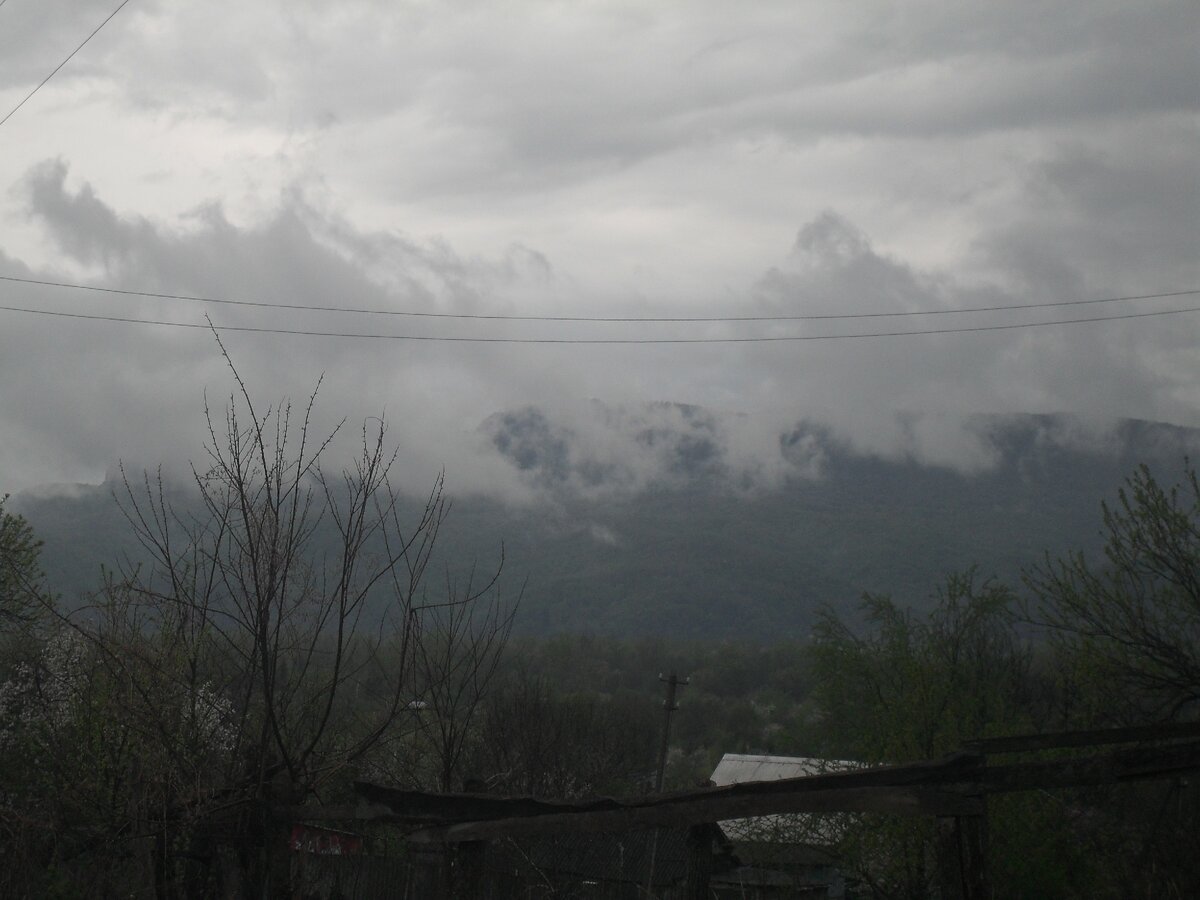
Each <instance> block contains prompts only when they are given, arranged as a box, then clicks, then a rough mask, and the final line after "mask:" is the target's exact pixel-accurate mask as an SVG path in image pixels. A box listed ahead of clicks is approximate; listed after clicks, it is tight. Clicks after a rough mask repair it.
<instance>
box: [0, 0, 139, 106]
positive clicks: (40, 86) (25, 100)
mask: <svg viewBox="0 0 1200 900" xmlns="http://www.w3.org/2000/svg"><path fill="white" fill-rule="evenodd" d="M4 2H5V0H0V5H3V3H4ZM128 2H129V0H121V5H120V6H118V7H117V8H116V9H114V10H113V11H112V12H111V13H109V14H108V18H107V19H105V20H104V21H103V22H101V23H100V24H99V25H97V26H96V30H95V31H93V32H92V33H91V34H89V35H88V36H87V37H85V38H84V39H83V43H82V44H80V45H79V46H78V47H76V48H75V49H74V50H72V51H71V52H70V53H69V54H68V55H67V58H66V59H64V60H63V61H62V62H60V63H59V64H58V65H57V66H55V67H54V71H53V72H51V73H50V74H49V75H47V76H46V77H45V78H43V79H42V80H41V82H39V83H38V86H37V87H35V88H34V89H33V90H32V91H30V92H29V93H28V94H27V95H26V97H25V99H24V100H22V101H21V102H20V103H18V104H17V105H16V106H14V107H13V108H12V109H11V110H9V113H8V115H7V116H5V117H4V118H3V119H0V125H3V124H4V123H5V122H7V121H8V120H9V119H11V118H12V116H13V113H15V112H16V111H17V110H18V109H20V108H21V107H22V106H24V105H25V103H26V102H27V101H28V100H29V98H30V97H32V96H33V95H34V94H36V93H37V92H38V91H40V90H41V89H42V87H43V86H44V85H45V84H46V82H47V81H49V80H50V79H51V78H53V77H54V76H55V75H57V74H58V70H59V69H61V68H62V67H63V66H65V65H66V64H67V63H69V62H70V61H71V57H73V56H74V55H75V54H76V53H78V52H79V51H80V50H82V49H83V48H84V46H85V45H86V44H87V42H88V41H90V40H91V39H92V38H94V37H95V36H96V35H97V34H99V33H100V29H101V28H103V27H104V26H105V25H107V24H108V23H109V22H110V21H112V18H113V17H114V16H115V15H116V14H117V13H119V12H120V11H121V10H122V9H124V8H125V4H126V3H128Z"/></svg>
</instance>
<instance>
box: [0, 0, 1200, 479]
mask: <svg viewBox="0 0 1200 900" xmlns="http://www.w3.org/2000/svg"><path fill="white" fill-rule="evenodd" d="M116 5H117V0H6V2H4V3H3V5H2V6H0V116H2V115H3V114H5V113H7V112H8V110H10V109H11V108H13V107H14V106H16V105H17V104H18V103H19V102H20V101H21V100H22V98H24V97H25V96H26V95H27V94H28V93H29V92H30V91H31V90H32V89H33V88H34V87H35V86H36V85H37V84H38V82H39V81H41V79H42V78H44V77H45V76H46V74H47V73H49V72H50V71H51V70H52V69H53V68H54V67H55V66H56V65H58V64H59V63H60V62H61V61H62V60H63V59H64V58H65V57H66V56H67V54H69V53H70V52H71V51H72V50H73V49H74V48H75V47H76V46H77V45H78V44H79V43H80V41H82V40H83V39H84V38H85V37H87V35H88V33H89V32H91V31H92V29H94V28H95V27H96V26H97V25H98V24H99V23H100V22H101V21H102V20H103V19H104V18H105V16H107V15H109V13H111V12H112V10H113V9H114V8H115V7H116ZM1198 37H1200V6H1198V5H1197V4H1196V3H1195V2H1194V0H1181V2H1174V3H1172V2H1152V0H1148V2H1140V3H1130V2H1128V0H1108V2H1105V0H1077V2H1064V3H1055V4H1046V3H1033V2H1028V3H1022V2H1011V0H1010V2H1004V3H963V2H946V3H933V2H909V3H894V2H855V3H846V2H844V0H830V2H825V3H821V2H796V0H787V2H779V3H768V2H755V3H740V4H733V3H730V2H728V0H721V2H696V0H689V2H679V3H668V2H654V3H648V2H645V0H639V2H631V3H565V2H554V3H551V2H546V3H532V2H531V3H517V2H510V3H500V2H496V3H440V2H439V3H432V2H431V3H405V2H395V0H390V2H367V0H361V2H359V0H339V2H336V3H329V2H322V3H316V2H307V0H287V2H272V0H259V2H255V3H245V2H234V0H205V2H193V0H173V2H154V0H132V2H130V3H129V4H128V5H127V6H125V8H124V9H123V10H122V11H121V12H120V13H119V14H118V15H117V16H116V17H115V18H113V19H112V21H111V22H109V23H108V25H107V26H106V27H105V28H104V29H103V30H102V31H100V33H99V34H98V35H97V36H96V37H95V38H94V39H93V40H92V41H91V42H90V43H88V44H87V45H86V46H85V47H84V48H83V49H82V50H81V51H80V52H79V53H78V55H76V56H75V57H74V58H73V59H72V60H71V61H70V62H69V63H68V64H67V65H66V66H65V67H64V68H63V69H62V70H61V71H60V72H58V73H57V75H55V77H54V78H53V79H52V80H50V81H49V82H48V83H47V84H46V85H45V87H43V88H42V89H41V90H40V91H39V92H38V93H37V94H35V95H34V96H33V97H32V98H31V99H30V100H29V101H28V102H27V103H26V104H25V105H24V106H23V107H22V108H21V109H20V110H19V111H17V112H16V113H15V114H14V115H12V117H11V118H10V119H9V120H8V121H7V122H6V123H5V124H4V125H3V126H0V275H7V276H16V277H20V278H29V279H36V280H50V281H60V282H71V283H79V284H88V285H95V286H105V287H112V288H119V289H124V290H133V291H149V292H164V293H172V294H181V295H190V296H206V297H215V298H226V299H241V300H254V301H262V302H269V303H289V304H298V305H306V306H311V305H320V306H340V307H347V306H348V307H356V308H371V309H385V310H393V311H408V312H438V313H465V314H472V315H518V316H531V315H532V316H537V315H542V316H602V317H603V316H608V317H612V316H627V317H738V316H741V317H746V316H769V315H776V316H779V315H791V316H795V315H832V314H844V313H896V312H918V311H929V310H947V309H970V308H977V307H981V306H997V305H1010V304H1024V303H1050V302H1060V301H1069V300H1085V299H1102V298H1108V297H1117V296H1124V295H1144V294H1152V293H1159V292H1172V291H1187V290H1196V289H1200V254H1198V253H1197V250H1198V249H1200V240H1198V238H1197V227H1196V226H1197V222H1198V219H1200V177H1198V176H1200V172H1198V171H1197V168H1198V165H1197V160H1198V159H1200V152H1198V151H1200V140H1198V137H1200V134H1198V132H1200V117H1198V115H1197V113H1198V108H1197V107H1198V105H1200V53H1197V51H1196V46H1197V38H1198ZM0 305H3V306H9V307H21V308H27V309H38V310H48V311H61V312H75V313H86V314H89V315H108V316H117V317H124V318H137V319H155V320H162V321H170V322H181V323H184V322H186V323H200V322H203V320H204V318H203V317H204V315H205V313H208V314H209V315H210V316H211V318H212V321H213V322H214V323H215V324H216V325H217V327H218V328H220V327H222V326H252V327H264V328H277V329H299V330H308V331H323V332H353V333H371V334H387V335H410V336H430V337H448V336H458V337H493V338H494V337H513V338H566V339H581V338H587V339H595V338H635V339H646V338H732V337H750V336H771V337H783V336H793V335H794V336H805V337H817V336H821V335H845V334H851V333H866V332H884V331H886V332H893V331H914V330H928V329H945V328H965V327H971V326H982V325H989V326H990V325H999V324H1017V323H1028V322H1035V321H1038V322H1045V321H1055V320H1061V319H1067V318H1083V317H1094V316H1109V315H1124V314H1128V313H1134V312H1150V311H1160V310H1171V309H1190V308H1192V307H1200V295H1196V294H1194V295H1191V296H1183V297H1176V298H1162V299H1150V300H1142V301H1128V302H1123V303H1114V304H1095V305H1087V306H1074V307H1070V306H1066V307H1053V308H1048V309H1045V310H1033V311H1030V310H1011V311H1007V312H995V313H988V314H942V315H929V316H910V317H895V318H859V319H845V320H836V319H822V320H810V321H784V322H740V323H738V322H725V323H712V322H709V323H679V322H676V323H645V322H642V323H633V324H614V323H581V322H561V321H560V322H530V321H503V320H495V319H485V320H479V319H475V320H455V319H430V318H412V317H404V316H384V315H355V314H349V313H344V312H342V313H330V312H315V311H302V310H280V309H262V308H248V307H235V306H230V305H214V304H208V305H206V304H199V303H194V302H185V301H168V300H163V299H151V298H145V297H142V298H139V297H132V296H123V295H117V294H103V293H95V292H83V291H77V290H69V289H64V288H48V287H39V286H34V285H29V284H21V283H14V282H0ZM1198 337H1200V312H1193V313H1183V314H1179V315H1164V316H1160V317H1147V318H1139V319H1126V320H1122V321H1117V322H1110V323H1098V324H1075V325H1058V326H1052V327H1038V328H1021V329H1012V330H1000V331H985V332H975V333H950V334H937V335H923V336H908V337H904V336H900V337H874V338H864V339H853V340H852V339H836V340H805V341H797V342H773V343H711V344H666V345H659V344H639V345H612V344H605V345H580V344H572V345H564V344H515V345H511V344H475V343H459V342H434V341H423V342H415V341H401V340H367V339H355V338H346V337H338V338H335V337H311V336H309V337H304V336H295V335H292V336H287V335H273V334H262V333H234V332H227V333H226V343H227V346H228V348H229V350H230V352H231V353H232V355H233V357H234V360H235V362H236V364H237V365H238V367H239V369H240V370H241V372H242V374H243V375H244V377H245V378H246V380H247V382H248V383H249V385H250V387H251V389H252V390H253V391H254V393H255V394H256V396H259V397H261V398H264V400H276V399H278V398H280V397H283V396H292V397H303V396H304V395H306V394H307V393H308V392H309V391H310V390H311V388H312V386H313V385H314V383H315V382H316V380H317V378H318V377H319V376H321V374H322V373H324V376H325V380H324V383H323V386H322V389H321V400H320V403H319V410H320V414H321V419H320V422H321V425H322V426H327V425H328V423H330V422H332V421H334V420H336V419H337V418H340V417H342V416H345V417H346V418H347V420H348V421H349V423H350V425H351V426H352V427H357V426H358V425H360V424H361V423H362V421H363V419H364V418H365V417H367V416H372V415H378V414H380V413H386V415H387V418H388V419H389V421H390V422H391V424H392V435H393V437H395V438H396V440H397V441H398V442H399V443H400V445H401V447H402V448H403V460H404V462H403V466H404V469H403V473H402V474H403V475H404V477H405V478H406V479H409V480H410V481H411V482H412V483H414V484H418V485H421V484H424V483H427V481H428V478H429V477H431V475H432V473H433V472H435V471H436V469H437V468H438V467H440V466H442V465H444V466H445V467H446V468H447V474H448V480H449V483H450V486H451V488H452V490H459V491H462V490H474V489H477V488H496V489H502V490H503V489H508V488H512V486H513V484H515V483H516V481H515V477H516V476H515V474H514V471H513V469H512V468H511V467H510V466H509V465H508V464H507V463H506V462H505V461H504V460H503V459H501V458H500V457H499V456H498V455H497V454H496V452H495V450H494V448H493V447H492V445H491V443H490V439H489V433H488V431H487V428H486V427H481V424H482V423H484V422H485V420H487V419H488V417H489V416H492V415H493V414H494V413H496V412H498V411H502V410H515V409H520V408H522V407H526V406H537V407H539V408H541V409H544V410H547V411H549V412H550V414H551V415H552V417H553V418H554V420H555V421H558V422H561V423H564V424H563V427H564V428H567V429H568V431H569V433H571V434H574V435H576V436H577V437H578V438H579V439H580V440H581V441H583V442H585V443H588V444H589V445H591V446H593V447H601V446H607V445H605V444H604V442H605V440H606V437H605V435H606V434H609V432H611V431H612V429H613V427H614V421H617V420H620V421H621V422H625V420H624V419H621V417H620V416H619V415H618V416H614V414H613V412H612V411H613V410H630V411H631V412H630V413H629V417H631V418H630V421H633V422H634V424H635V425H636V426H637V427H642V426H644V424H645V422H644V421H643V419H644V417H645V416H651V417H652V416H653V415H655V414H653V413H645V412H638V410H642V409H643V407H642V404H645V403H649V402H653V401H678V402H683V403H691V404H698V405H701V406H704V407H706V408H708V409H711V410H714V411H716V412H718V413H720V414H721V415H724V416H728V417H729V419H728V421H729V423H731V424H729V425H728V427H727V428H725V429H724V430H723V431H722V432H721V435H722V438H721V439H722V441H723V442H724V452H726V453H727V454H728V455H729V456H730V459H732V460H735V461H736V463H737V465H738V466H740V467H744V468H745V469H747V470H748V471H749V470H761V471H762V472H763V473H766V474H770V473H771V472H773V471H774V470H775V469H777V468H778V466H779V464H780V460H779V442H778V436H779V434H780V433H782V432H784V431H786V430H788V429H789V428H790V427H791V426H792V425H794V423H795V422H796V421H797V420H799V419H802V418H807V419H816V420H818V421H822V422H825V423H826V424H828V425H829V426H830V427H831V428H833V429H834V430H835V431H836V432H837V433H838V434H840V435H841V436H843V437H844V438H845V439H846V440H849V441H851V442H852V443H854V444H855V445H856V446H858V447H860V448H861V449H863V450H866V451H878V452H888V453H897V452H901V453H911V454H913V455H915V456H917V457H919V458H922V459H926V460H930V461H935V462H953V463H955V464H960V465H966V466H971V465H977V464H980V459H981V457H980V453H979V448H978V447H976V446H973V445H972V442H971V439H970V438H969V436H968V437H967V438H964V437H963V435H962V434H961V433H959V432H958V431H957V430H956V428H955V427H954V426H953V425H947V424H946V423H947V422H950V423H953V422H956V421H957V420H958V419H957V417H959V416H961V415H964V414H969V413H1011V412H1069V413H1074V414H1077V415H1079V416H1082V417H1084V420H1085V421H1088V422H1103V421H1105V420H1107V419H1109V418H1112V417H1123V416H1136V417H1140V418H1148V419H1158V420H1165V421H1171V422H1175V423H1178V424H1183V425H1190V426H1200V364H1198V362H1200V354H1198V353H1197V346H1196V345H1197V338H1198ZM231 387H232V381H231V379H230V377H229V373H228V371H227V370H226V368H225V366H224V363H223V361H222V360H221V358H220V357H219V355H218V353H217V348H216V345H215V342H214V340H213V338H212V336H211V335H209V334H206V333H205V332H203V331H202V330H199V329H186V328H171V327H164V326H161V325H131V324H118V323H112V322H103V321H92V320H83V319H68V318H55V317H50V316H44V315H35V314H31V313H27V312H14V311H0V493H2V492H4V491H16V490H21V489H24V488H28V487H30V486H32V485H36V484H39V483H45V482H74V481H91V482H97V481H99V480H100V479H101V478H102V477H103V475H104V473H105V471H106V470H109V469H111V468H112V466H113V465H114V464H115V463H116V461H117V460H118V459H124V460H125V461H126V462H127V463H129V464H132V465H134V466H141V465H153V464H155V463H157V462H159V461H163V462H166V463H168V464H169V465H172V466H179V465H183V464H185V463H186V461H187V460H189V459H195V460H199V459H200V458H201V457H202V454H203V439H204V435H203V427H202V426H203V418H202V414H203V404H204V394H205V391H206V390H207V392H208V396H209V399H210V402H212V403H213V404H214V405H217V406H219V405H220V403H221V402H223V399H222V398H224V397H227V396H228V394H229V391H230V389H231ZM594 400H599V401H601V403H600V404H597V403H594V402H592V401H594ZM668 409H669V408H668ZM598 410H599V411H601V412H597V411H598ZM604 410H607V412H603V411H604ZM898 412H902V413H904V415H903V416H901V417H899V418H897V413H898ZM663 414H664V415H666V413H663ZM639 417H642V418H639ZM914 422H916V423H917V425H916V426H915V427H914V425H913V423H914ZM639 423H640V424H639ZM618 424H619V423H618ZM626 424H628V423H626ZM628 449H629V448H628V446H627V442H626V443H622V442H621V441H620V440H614V441H613V442H612V444H611V447H610V448H609V450H608V451H606V452H611V453H612V454H621V453H624V452H627V451H628ZM595 452H596V453H601V452H602V451H601V450H599V449H597V450H595ZM983 456H984V457H986V454H984V455H983ZM984 463H986V459H984Z"/></svg>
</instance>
